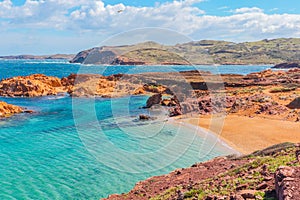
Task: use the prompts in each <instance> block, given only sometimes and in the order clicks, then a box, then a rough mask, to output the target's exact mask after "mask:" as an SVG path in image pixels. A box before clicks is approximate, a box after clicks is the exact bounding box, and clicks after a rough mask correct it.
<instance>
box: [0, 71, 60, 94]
mask: <svg viewBox="0 0 300 200" xmlns="http://www.w3.org/2000/svg"><path fill="white" fill-rule="evenodd" d="M59 92H64V89H63V87H62V84H61V81H60V79H59V78H57V77H51V76H45V75H42V74H34V75H30V76H17V77H13V78H8V79H4V80H2V81H1V82H0V96H9V97H21V96H23V97H37V96H47V95H57V94H58V93H59Z"/></svg>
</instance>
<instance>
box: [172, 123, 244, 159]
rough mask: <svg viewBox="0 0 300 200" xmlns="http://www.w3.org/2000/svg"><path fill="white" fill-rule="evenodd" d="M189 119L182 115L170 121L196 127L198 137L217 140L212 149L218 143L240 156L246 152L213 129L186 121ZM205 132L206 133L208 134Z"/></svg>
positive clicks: (192, 127)
mask: <svg viewBox="0 0 300 200" xmlns="http://www.w3.org/2000/svg"><path fill="white" fill-rule="evenodd" d="M188 119H189V118H187V119H182V118H180V117H175V118H169V119H168V123H174V124H179V125H182V126H184V127H187V128H190V129H194V130H195V131H197V133H196V135H197V136H198V137H201V138H204V139H205V140H206V139H207V138H210V139H213V140H215V143H214V144H213V147H212V149H213V148H215V147H216V146H217V145H220V146H221V147H222V148H226V150H228V151H230V152H232V153H230V154H235V155H238V156H241V155H243V154H244V152H243V151H242V150H241V149H239V148H238V147H236V146H235V145H234V144H233V143H231V142H230V141H228V140H226V139H225V138H223V137H221V136H220V135H218V134H216V133H214V132H212V131H211V130H208V129H205V128H203V127H201V126H197V125H195V124H192V123H189V122H188V121H186V120H188ZM204 134H206V136H205V135H204ZM230 154H228V155H230Z"/></svg>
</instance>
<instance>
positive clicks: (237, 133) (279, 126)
mask: <svg viewBox="0 0 300 200" xmlns="http://www.w3.org/2000/svg"><path fill="white" fill-rule="evenodd" d="M176 120H177V121H182V122H184V123H188V124H192V125H194V126H199V127H201V128H203V129H204V130H207V131H208V132H209V133H212V134H214V135H215V136H216V137H219V138H220V139H221V140H223V141H225V142H226V143H227V144H228V145H229V146H231V147H232V148H234V149H235V150H237V151H238V152H241V153H242V154H245V155H246V154H250V153H253V152H254V151H257V150H260V149H264V148H267V147H269V146H272V145H275V144H278V143H283V142H293V143H297V142H299V141H300V134H299V130H298V129H299V123H296V122H290V121H283V120H274V119H267V118H260V117H254V118H250V117H247V116H238V115H227V116H226V117H225V118H224V124H223V128H222V131H221V133H220V134H217V133H216V132H214V129H215V127H214V125H213V124H211V116H200V117H187V116H183V117H181V118H177V119H176ZM246 122H247V123H246ZM297 133H298V134H297Z"/></svg>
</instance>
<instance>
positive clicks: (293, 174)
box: [275, 166, 300, 200]
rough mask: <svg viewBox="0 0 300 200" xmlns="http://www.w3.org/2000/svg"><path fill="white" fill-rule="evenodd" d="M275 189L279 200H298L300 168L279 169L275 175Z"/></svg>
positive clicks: (285, 167) (283, 167) (299, 195)
mask: <svg viewBox="0 0 300 200" xmlns="http://www.w3.org/2000/svg"><path fill="white" fill-rule="evenodd" d="M275 188H276V193H277V199H278V200H298V199H299V197H300V190H299V188H300V167H288V166H281V167H279V168H278V169H277V171H276V173H275Z"/></svg>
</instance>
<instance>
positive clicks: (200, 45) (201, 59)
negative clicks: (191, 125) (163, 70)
mask: <svg viewBox="0 0 300 200" xmlns="http://www.w3.org/2000/svg"><path fill="white" fill-rule="evenodd" d="M299 50H300V39H299V38H279V39H273V40H262V41H256V42H243V43H233V42H227V41H214V40H202V41H194V42H189V43H184V44H177V45H174V46H167V45H161V44H157V43H155V42H145V43H140V44H136V45H124V46H103V47H96V48H93V49H89V50H84V51H82V52H79V53H78V54H77V55H76V56H75V57H74V58H73V59H72V60H71V61H70V62H71V63H83V64H107V65H114V64H119V65H168V64H170V65H186V64H204V65H207V64H222V65H227V64H232V65H246V64H279V63H284V62H299V53H298V52H299Z"/></svg>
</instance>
